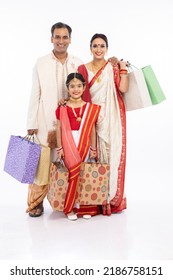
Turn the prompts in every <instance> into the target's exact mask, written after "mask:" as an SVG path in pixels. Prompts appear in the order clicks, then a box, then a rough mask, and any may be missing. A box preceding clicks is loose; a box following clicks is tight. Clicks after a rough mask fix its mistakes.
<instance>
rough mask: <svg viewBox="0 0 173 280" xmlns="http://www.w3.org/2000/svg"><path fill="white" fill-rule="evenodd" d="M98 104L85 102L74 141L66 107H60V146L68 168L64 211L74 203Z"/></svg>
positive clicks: (66, 212)
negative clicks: (76, 138)
mask: <svg viewBox="0 0 173 280" xmlns="http://www.w3.org/2000/svg"><path fill="white" fill-rule="evenodd" d="M99 111H100V106H98V105H95V104H89V103H87V106H86V109H85V112H84V115H83V118H82V122H81V126H80V129H79V137H78V140H77V141H76V143H75V141H74V138H73V135H72V131H71V127H70V122H69V118H68V115H67V110H66V107H61V111H60V123H61V128H62V146H63V148H64V162H65V165H66V167H67V168H68V170H69V181H68V189H67V193H66V198H65V203H64V213H65V214H68V213H70V212H71V211H72V210H73V208H74V205H75V201H76V198H77V197H76V195H77V181H78V176H79V172H80V165H81V162H82V161H85V159H86V157H87V154H88V151H89V147H90V136H91V131H92V128H93V125H94V124H95V122H96V121H97V118H98V114H99Z"/></svg>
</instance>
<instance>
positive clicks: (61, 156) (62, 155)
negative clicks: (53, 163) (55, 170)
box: [57, 149, 64, 159]
mask: <svg viewBox="0 0 173 280" xmlns="http://www.w3.org/2000/svg"><path fill="white" fill-rule="evenodd" d="M57 155H58V158H59V159H61V158H62V159H63V158H64V150H63V149H61V150H60V151H57Z"/></svg>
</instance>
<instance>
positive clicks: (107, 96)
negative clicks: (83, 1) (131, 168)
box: [78, 34, 128, 214]
mask: <svg viewBox="0 0 173 280" xmlns="http://www.w3.org/2000/svg"><path fill="white" fill-rule="evenodd" d="M90 50H91V53H92V55H93V60H92V61H90V62H89V63H87V64H85V65H81V66H79V68H78V72H79V73H81V74H82V75H83V76H84V78H85V80H86V90H85V92H84V94H83V99H84V100H85V101H92V103H93V104H98V105H100V106H101V111H100V113H99V118H98V121H97V126H96V132H97V136H98V157H99V161H100V162H102V163H109V164H110V184H109V200H108V201H107V205H106V206H104V207H103V208H102V211H103V214H108V212H109V211H110V210H111V213H116V212H120V211H122V210H124V209H126V198H125V194H124V180H125V164H126V114H125V112H126V111H125V106H124V103H123V99H122V94H125V92H126V91H127V89H128V72H127V69H126V66H127V62H125V61H123V60H121V61H119V62H118V63H117V65H116V66H112V65H111V64H110V62H108V61H106V59H105V55H106V52H107V50H108V40H107V37H106V36H105V35H104V34H95V35H94V36H93V37H92V38H91V41H90ZM110 208H111V209H110ZM108 209H109V210H108ZM98 212H99V210H98ZM109 214H110V213H109Z"/></svg>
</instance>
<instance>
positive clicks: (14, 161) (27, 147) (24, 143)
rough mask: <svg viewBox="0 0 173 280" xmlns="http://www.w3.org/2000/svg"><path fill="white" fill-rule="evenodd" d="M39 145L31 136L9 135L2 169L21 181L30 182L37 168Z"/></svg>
mask: <svg viewBox="0 0 173 280" xmlns="http://www.w3.org/2000/svg"><path fill="white" fill-rule="evenodd" d="M40 152H41V147H40V145H39V144H37V143H35V142H33V138H32V139H31V137H29V136H28V137H21V136H15V135H11V137H10V140H9V144H8V149H7V153H6V158H5V163H4V171H5V172H7V173H8V174H9V175H11V176H12V177H13V178H15V179H16V180H18V181H19V182H21V183H26V184H32V183H33V181H34V177H35V174H36V170H37V165H38V161H39V157H40Z"/></svg>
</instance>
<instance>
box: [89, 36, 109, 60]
mask: <svg viewBox="0 0 173 280" xmlns="http://www.w3.org/2000/svg"><path fill="white" fill-rule="evenodd" d="M107 50H108V48H107V47H106V42H105V41H104V40H103V39H102V38H96V39H94V40H93V41H92V44H91V52H92V54H93V58H96V59H103V58H104V57H105V55H106V52H107Z"/></svg>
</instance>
